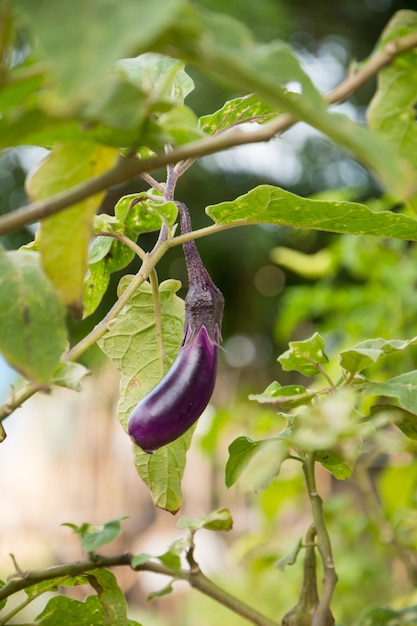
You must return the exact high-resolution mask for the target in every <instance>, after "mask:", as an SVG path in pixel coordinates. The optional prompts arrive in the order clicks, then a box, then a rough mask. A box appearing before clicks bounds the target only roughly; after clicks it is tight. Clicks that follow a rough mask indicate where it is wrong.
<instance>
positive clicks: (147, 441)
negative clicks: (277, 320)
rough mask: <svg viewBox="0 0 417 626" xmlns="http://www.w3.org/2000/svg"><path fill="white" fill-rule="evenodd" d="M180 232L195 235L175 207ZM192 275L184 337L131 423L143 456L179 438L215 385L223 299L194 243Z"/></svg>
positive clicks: (188, 251)
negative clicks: (168, 365) (167, 366)
mask: <svg viewBox="0 0 417 626" xmlns="http://www.w3.org/2000/svg"><path fill="white" fill-rule="evenodd" d="M176 205H177V207H178V210H179V215H180V221H181V232H182V233H187V232H191V224H190V217H189V213H188V209H187V207H186V206H185V205H184V204H182V203H181V202H177V203H176ZM183 249H184V255H185V260H186V265H187V273H188V283H189V284H188V292H187V296H186V298H185V323H184V338H183V341H182V344H181V348H180V351H179V352H178V355H177V357H176V359H175V361H174V363H173V364H172V366H171V367H170V369H169V370H168V372H167V373H166V374H165V376H164V377H163V378H162V379H161V380H160V381H159V383H158V384H157V385H156V386H155V387H154V388H153V389H152V390H151V391H150V393H149V394H148V395H146V396H145V397H144V398H142V400H141V401H140V402H139V404H137V406H136V407H135V408H134V409H133V411H132V413H131V414H130V417H129V420H128V433H129V435H130V437H131V439H132V441H133V442H134V443H135V444H136V445H137V446H139V447H140V448H142V450H144V451H145V452H148V453H152V452H155V450H157V449H158V448H160V447H162V446H164V445H166V444H168V443H171V442H172V441H175V440H176V439H178V438H179V437H181V436H182V435H183V434H184V433H185V432H186V431H187V430H188V429H189V428H190V427H191V426H192V425H193V424H194V423H195V422H196V421H197V419H198V418H199V417H200V415H201V414H202V412H203V411H204V409H205V408H206V406H207V404H208V403H209V401H210V398H211V395H212V393H213V389H214V385H215V382H216V372H217V352H218V346H219V340H220V328H221V322H222V316H223V307H224V298H223V295H222V293H221V291H220V290H219V289H218V288H217V287H216V285H215V284H214V283H213V281H212V280H211V278H210V275H209V274H208V272H207V270H206V268H205V267H204V265H203V262H202V261H201V258H200V255H199V253H198V251H197V248H196V245H195V243H194V241H193V240H192V241H187V242H186V243H184V245H183Z"/></svg>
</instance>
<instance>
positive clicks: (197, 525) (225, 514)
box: [177, 509, 233, 531]
mask: <svg viewBox="0 0 417 626" xmlns="http://www.w3.org/2000/svg"><path fill="white" fill-rule="evenodd" d="M232 526H233V519H232V515H231V513H230V511H229V509H218V510H217V511H213V513H210V514H209V515H202V516H201V517H199V518H198V519H191V518H190V517H185V516H184V517H181V519H179V520H178V522H177V528H188V529H189V530H192V531H196V530H200V529H201V528H205V529H206V530H230V529H231V528H232Z"/></svg>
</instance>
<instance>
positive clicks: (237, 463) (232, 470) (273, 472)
mask: <svg viewBox="0 0 417 626" xmlns="http://www.w3.org/2000/svg"><path fill="white" fill-rule="evenodd" d="M287 455H288V448H287V446H286V444H285V442H284V441H283V438H280V437H271V438H269V439H261V440H259V441H253V440H252V439H250V438H249V437H238V438H237V439H235V441H233V442H232V443H231V444H230V446H229V458H228V460H227V463H226V475H225V484H226V487H231V486H232V485H233V484H235V483H236V482H237V481H238V480H240V487H241V489H242V490H243V491H263V490H264V489H266V487H267V486H268V485H269V484H270V483H271V481H272V480H273V479H274V478H275V477H276V476H277V475H278V474H279V471H280V468H281V463H282V461H283V460H284V459H285V458H286V456H287ZM254 457H255V460H254V461H253V459H254ZM249 465H250V467H249ZM246 470H247V471H246Z"/></svg>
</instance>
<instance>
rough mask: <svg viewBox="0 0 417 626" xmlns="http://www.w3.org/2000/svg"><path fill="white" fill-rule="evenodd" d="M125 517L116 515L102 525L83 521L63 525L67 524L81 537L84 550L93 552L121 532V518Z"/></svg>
mask: <svg viewBox="0 0 417 626" xmlns="http://www.w3.org/2000/svg"><path fill="white" fill-rule="evenodd" d="M124 519H127V517H118V518H116V519H113V520H110V521H109V522H106V523H105V524H103V525H102V526H94V525H93V524H87V523H84V524H82V525H81V526H76V525H75V524H70V523H66V524H63V526H69V527H70V528H72V530H73V531H74V532H75V533H76V534H77V535H79V537H80V538H81V547H82V549H83V551H84V552H95V550H97V549H98V548H100V547H101V546H104V545H105V544H106V543H110V542H111V541H113V540H114V539H116V538H117V537H118V536H119V535H120V533H121V526H120V522H121V520H124Z"/></svg>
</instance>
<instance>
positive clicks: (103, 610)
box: [35, 569, 140, 626]
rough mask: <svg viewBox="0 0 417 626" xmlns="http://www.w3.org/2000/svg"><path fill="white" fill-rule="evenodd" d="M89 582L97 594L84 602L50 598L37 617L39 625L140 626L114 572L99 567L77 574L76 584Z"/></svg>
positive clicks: (60, 597)
mask: <svg viewBox="0 0 417 626" xmlns="http://www.w3.org/2000/svg"><path fill="white" fill-rule="evenodd" d="M82 582H83V583H84V584H86V583H87V584H90V585H91V587H92V588H93V589H94V590H95V592H96V593H97V595H94V596H93V595H90V596H87V598H86V599H85V601H84V602H80V601H79V600H73V599H71V598H68V597H67V596H62V595H59V596H55V597H53V598H51V599H50V600H49V602H48V604H47V605H46V607H45V609H44V610H43V611H42V613H41V614H40V615H38V617H37V618H36V620H35V621H36V624H38V625H39V626H61V625H62V624H65V625H66V626H103V625H104V624H105V625H106V626H140V624H139V623H138V622H136V621H133V620H130V619H129V618H128V617H127V605H126V599H125V597H124V594H123V592H122V591H121V589H120V588H119V586H118V584H117V580H116V577H115V575H114V574H113V573H112V572H111V571H109V570H107V569H96V570H92V571H91V572H89V573H87V574H84V575H83V576H82V577H77V584H81V583H82Z"/></svg>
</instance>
